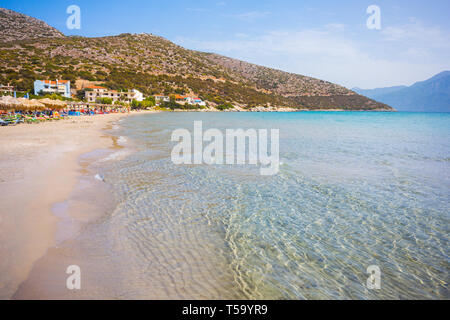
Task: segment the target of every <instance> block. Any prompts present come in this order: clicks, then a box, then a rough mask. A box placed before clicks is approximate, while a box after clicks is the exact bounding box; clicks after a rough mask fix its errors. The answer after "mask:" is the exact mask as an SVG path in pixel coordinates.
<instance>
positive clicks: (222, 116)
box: [83, 112, 450, 299]
mask: <svg viewBox="0 0 450 320" xmlns="http://www.w3.org/2000/svg"><path fill="white" fill-rule="evenodd" d="M199 120H201V121H203V127H204V129H208V128H218V129H220V130H225V129H227V128H228V129H238V128H243V129H248V128H255V129H272V128H273V129H279V130H280V161H281V166H280V171H279V173H278V174H277V175H274V176H261V175H260V174H259V168H258V167H257V166H252V165H213V166H210V165H175V164H173V163H172V161H171V158H170V153H171V150H172V147H173V146H174V143H172V142H170V136H171V133H172V131H173V130H175V129H178V128H186V129H188V130H190V131H192V130H193V125H194V121H199ZM111 133H112V134H114V135H116V136H118V137H119V136H120V137H121V138H119V139H118V140H119V141H121V142H122V145H124V146H125V148H123V149H121V150H119V151H117V152H116V154H113V155H112V156H111V155H110V156H108V158H106V159H102V160H101V166H98V168H100V169H99V170H101V174H102V176H104V179H105V181H106V182H107V183H108V184H110V185H111V186H112V190H113V191H112V193H113V196H114V198H115V199H116V200H117V207H116V208H115V210H113V211H112V212H108V213H106V214H105V216H104V217H103V218H102V219H101V220H100V221H97V222H96V223H94V224H92V225H91V226H89V227H87V228H86V230H84V236H83V237H84V239H85V240H86V241H84V243H86V246H85V247H83V250H85V251H86V252H88V250H91V249H92V248H94V247H95V250H93V251H91V252H92V256H94V255H95V254H96V255H101V256H102V258H101V259H100V260H101V261H100V260H99V261H98V264H93V266H92V268H96V267H97V268H99V266H102V268H104V270H105V272H104V273H99V275H98V276H97V280H96V281H97V282H98V287H101V286H103V287H104V288H103V289H98V288H97V289H98V290H99V292H100V293H99V294H104V292H105V291H107V292H108V293H107V296H110V297H117V298H162V299H167V298H169V299H171V298H175V299H185V298H193V299H221V298H223V299H229V298H231V299H233V298H236V299H239V298H243V299H247V298H249V299H329V298H330V299H380V298H382V299H407V298H410V299H417V298H433V299H449V298H450V294H449V289H448V282H449V269H450V261H449V220H450V192H449V190H450V114H437V113H435V114H426V113H377V112H301V113H300V112H299V113H160V114H146V115H139V116H134V117H129V118H127V119H124V120H122V121H121V122H120V127H119V126H116V128H115V130H112V131H111ZM97 165H98V163H97ZM87 243H89V245H87ZM99 247H102V249H101V250H100V249H98V248H99ZM85 255H86V259H89V257H90V255H89V254H88V253H85ZM95 259H97V260H98V259H99V258H98V256H97V257H96V258H95ZM373 265H376V266H378V267H379V269H380V271H381V276H380V284H381V289H379V290H369V289H368V288H367V286H366V281H367V278H368V277H369V275H368V273H367V268H368V267H369V266H373ZM112 274H114V276H112ZM102 277H103V279H102ZM110 278H114V281H112V280H111V279H110Z"/></svg>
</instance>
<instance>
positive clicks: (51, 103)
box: [39, 98, 67, 110]
mask: <svg viewBox="0 0 450 320" xmlns="http://www.w3.org/2000/svg"><path fill="white" fill-rule="evenodd" d="M39 102H40V103H42V104H44V105H45V106H46V107H48V108H50V109H53V110H61V109H64V108H65V107H67V103H66V102H64V101H61V100H52V99H49V98H44V99H41V100H39Z"/></svg>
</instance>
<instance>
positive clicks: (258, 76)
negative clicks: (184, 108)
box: [0, 9, 391, 110]
mask: <svg viewBox="0 0 450 320" xmlns="http://www.w3.org/2000/svg"><path fill="white" fill-rule="evenodd" d="M1 13H2V15H3V18H2V19H0V29H6V28H8V30H9V31H8V35H7V36H3V38H1V41H2V42H1V43H0V67H1V69H0V83H10V84H12V85H15V86H16V87H17V88H18V89H20V90H25V91H26V90H31V88H32V85H33V81H34V80H35V79H43V78H45V79H56V78H58V79H68V80H71V81H72V82H75V80H77V79H85V80H90V81H97V82H99V83H102V84H104V85H105V86H107V87H109V88H111V89H119V90H120V89H128V88H136V89H138V90H141V91H142V92H144V93H145V94H157V93H165V94H170V93H180V94H183V93H195V94H197V95H199V96H200V97H201V98H203V99H204V100H206V101H208V102H210V103H211V104H221V103H225V102H230V103H232V104H234V105H239V106H242V107H254V106H277V107H293V108H299V109H304V108H309V109H330V108H331V109H335V108H336V109H337V108H339V109H349V110H391V108H390V107H389V106H387V105H385V104H382V103H378V102H376V101H374V100H371V99H368V98H366V97H363V96H361V95H358V94H356V93H355V92H353V91H350V90H348V89H346V88H344V87H341V86H339V85H336V84H332V83H330V82H326V81H323V80H318V79H314V78H310V77H306V76H301V75H297V74H292V73H287V72H283V71H279V70H274V69H270V68H266V67H261V66H257V65H254V64H250V63H247V62H243V61H239V60H235V59H231V58H227V57H223V56H219V55H216V54H210V53H203V52H197V51H192V50H187V49H184V48H182V47H180V46H177V45H176V44H174V43H172V42H170V41H168V40H166V39H164V38H161V37H158V36H155V35H151V34H121V35H118V36H112V37H100V38H85V37H65V36H64V35H62V34H61V33H60V32H58V31H57V30H55V29H53V28H51V27H49V26H48V25H46V24H45V23H44V22H42V21H39V20H36V19H33V18H30V17H26V16H24V15H21V14H17V13H15V12H12V11H9V10H5V9H3V10H2V11H1ZM5 22H6V25H4V23H5ZM22 24H23V25H22ZM24 26H25V27H26V28H27V30H30V31H29V32H26V33H27V34H24V33H23V32H21V31H20V30H23V29H24ZM2 34H3V33H2ZM43 37H45V40H44V39H42V38H43ZM38 38H39V39H38Z"/></svg>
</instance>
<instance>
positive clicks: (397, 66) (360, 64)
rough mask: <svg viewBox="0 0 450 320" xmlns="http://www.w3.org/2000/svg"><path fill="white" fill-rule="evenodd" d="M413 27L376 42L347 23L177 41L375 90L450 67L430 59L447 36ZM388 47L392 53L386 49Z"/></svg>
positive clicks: (392, 30) (384, 34)
mask: <svg viewBox="0 0 450 320" xmlns="http://www.w3.org/2000/svg"><path fill="white" fill-rule="evenodd" d="M414 26H415V29H413V30H411V29H409V28H402V27H398V26H397V27H390V28H386V30H385V31H383V32H382V33H381V37H379V38H378V40H377V41H376V43H370V41H369V40H367V41H369V44H368V43H366V42H367V41H366V42H364V40H361V39H358V40H355V39H352V38H350V37H349V33H348V32H346V31H345V30H346V26H344V25H342V24H330V25H326V26H324V27H322V28H316V29H303V30H298V31H284V30H279V31H271V32H266V33H263V34H260V35H258V36H249V35H247V36H245V37H244V36H242V35H240V36H235V37H234V38H232V39H229V40H214V41H199V40H195V39H188V38H178V39H176V42H177V43H179V44H181V45H184V46H186V47H188V48H194V49H197V50H202V51H208V52H216V53H220V54H223V55H226V56H230V57H233V58H238V59H242V60H245V61H249V62H252V63H256V64H261V65H265V66H268V67H273V68H277V69H281V70H285V71H289V72H294V73H299V74H303V75H308V76H313V77H316V78H320V79H324V80H328V81H332V82H335V83H339V84H342V85H344V86H347V87H350V88H351V87H355V86H358V87H363V88H373V87H385V86H391V85H399V84H407V85H409V84H412V83H413V82H416V81H419V80H424V79H426V78H428V77H430V76H432V75H434V74H435V73H438V72H440V71H443V70H446V69H449V61H448V60H445V59H441V60H433V59H431V60H430V59H429V58H430V57H432V56H434V55H435V52H434V51H433V50H432V49H430V46H429V45H428V44H429V41H432V42H433V41H437V40H438V39H442V37H445V36H444V34H443V33H442V32H441V31H440V30H438V29H435V28H424V27H423V26H421V25H420V24H417V22H414ZM420 30H422V31H423V32H424V34H419V35H417V34H416V33H415V32H419V33H420V32H421V31H420ZM430 39H431V40H430ZM402 41H405V42H406V43H407V44H408V45H404V43H403V42H402ZM398 44H400V46H399V47H398V48H397V47H396V45H398ZM446 45H447V44H446ZM389 46H390V47H389ZM388 47H389V48H390V50H391V51H389V52H388V53H387V52H386V51H387V49H386V48H388ZM391 52H392V54H391Z"/></svg>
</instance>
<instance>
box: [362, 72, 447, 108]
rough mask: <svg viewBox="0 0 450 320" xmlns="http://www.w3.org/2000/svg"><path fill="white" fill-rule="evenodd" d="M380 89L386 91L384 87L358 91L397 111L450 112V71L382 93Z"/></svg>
mask: <svg viewBox="0 0 450 320" xmlns="http://www.w3.org/2000/svg"><path fill="white" fill-rule="evenodd" d="M380 90H382V91H383V90H384V91H386V88H380V89H375V91H374V90H367V91H365V92H364V91H360V93H361V94H363V95H366V96H367V97H369V98H372V99H377V100H378V101H382V102H384V103H386V104H389V105H391V106H394V107H395V108H396V109H397V110H399V111H418V112H424V111H428V112H450V71H444V72H441V73H439V74H437V75H435V76H434V77H432V78H430V79H428V80H425V81H421V82H417V83H415V84H413V85H412V86H410V87H400V88H398V89H397V90H391V91H389V90H388V92H384V93H380ZM377 92H378V93H377Z"/></svg>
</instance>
